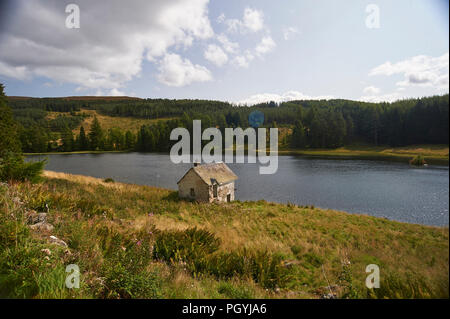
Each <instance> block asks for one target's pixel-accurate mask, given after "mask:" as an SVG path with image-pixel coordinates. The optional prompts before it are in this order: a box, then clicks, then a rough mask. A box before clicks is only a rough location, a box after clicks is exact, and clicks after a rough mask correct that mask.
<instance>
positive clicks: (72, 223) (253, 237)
mask: <svg viewBox="0 0 450 319" xmlns="http://www.w3.org/2000/svg"><path fill="white" fill-rule="evenodd" d="M44 175H45V177H44V180H43V182H42V183H40V184H35V185H32V184H28V183H13V184H2V185H1V186H0V247H1V251H0V255H1V256H0V283H1V284H0V297H18V298H320V297H322V296H323V295H326V294H330V293H331V294H334V295H336V297H338V298H430V297H439V298H448V296H449V287H448V282H449V278H448V274H449V237H448V235H449V231H448V227H430V226H422V225H414V224H407V223H400V222H395V221H390V220H387V219H381V218H375V217H370V216H365V215H354V214H348V213H345V212H338V211H333V210H326V209H319V208H315V207H302V206H297V205H293V204H289V205H284V204H275V203H269V202H265V201H258V202H239V201H236V202H232V203H227V204H220V205H219V204H198V203H193V202H186V201H180V200H178V198H177V193H176V192H174V191H170V190H166V189H161V188H155V187H149V186H138V185H132V184H122V183H115V182H110V183H106V182H104V181H102V180H100V179H96V178H92V177H85V176H77V175H69V174H64V173H55V172H48V171H47V172H45V174H44ZM33 211H36V212H45V213H47V222H48V223H49V224H51V225H52V226H54V228H53V229H51V230H45V229H41V230H33V229H30V226H29V225H27V217H26V216H28V215H30V214H33V213H34V212H33ZM30 212H31V213H30ZM193 227H196V229H193ZM51 235H52V236H56V237H57V238H59V239H61V240H63V241H64V242H66V243H67V245H68V247H67V248H66V247H63V246H60V245H56V244H54V243H51V242H49V238H50V237H49V236H51ZM68 264H77V265H78V266H79V267H80V272H81V284H80V288H79V289H72V290H71V289H67V288H65V286H64V281H65V278H66V275H67V274H66V273H65V267H66V265H68ZM369 264H377V265H378V266H379V267H380V279H381V283H380V288H379V289H375V290H369V289H367V288H366V287H365V284H364V283H365V278H366V276H367V274H366V272H365V269H366V266H367V265H369Z"/></svg>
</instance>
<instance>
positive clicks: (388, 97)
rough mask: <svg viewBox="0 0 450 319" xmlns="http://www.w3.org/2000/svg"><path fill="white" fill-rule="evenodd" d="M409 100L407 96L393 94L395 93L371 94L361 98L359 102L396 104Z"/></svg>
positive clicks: (397, 93)
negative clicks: (399, 101)
mask: <svg viewBox="0 0 450 319" xmlns="http://www.w3.org/2000/svg"><path fill="white" fill-rule="evenodd" d="M407 98H408V97H407V96H405V95H402V94H400V93H399V92H393V93H388V94H381V95H376V94H369V95H365V96H361V97H360V98H359V101H364V102H373V103H377V102H395V101H398V100H402V99H407Z"/></svg>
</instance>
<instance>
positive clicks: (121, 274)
mask: <svg viewBox="0 0 450 319" xmlns="http://www.w3.org/2000/svg"><path fill="white" fill-rule="evenodd" d="M126 261H127V258H125V259H124V260H114V261H113V262H110V263H109V264H108V265H107V266H106V267H105V270H104V272H103V277H104V279H105V281H104V288H103V289H102V290H101V291H100V297H103V298H153V299H155V298H161V297H162V289H161V286H162V285H161V280H160V279H159V276H158V273H157V272H156V271H147V270H142V271H139V272H135V271H130V270H129V269H128V265H127V263H126Z"/></svg>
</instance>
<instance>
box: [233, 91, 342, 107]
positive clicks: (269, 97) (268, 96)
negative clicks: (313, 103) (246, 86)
mask: <svg viewBox="0 0 450 319" xmlns="http://www.w3.org/2000/svg"><path fill="white" fill-rule="evenodd" d="M332 98H333V96H330V95H324V96H309V95H305V94H303V93H301V92H298V91H288V92H285V93H283V94H274V93H261V94H255V95H252V96H250V97H248V98H246V99H242V100H240V101H237V102H236V104H239V105H248V106H251V105H254V104H258V103H264V102H270V101H274V102H276V103H280V102H286V101H294V100H329V99H332Z"/></svg>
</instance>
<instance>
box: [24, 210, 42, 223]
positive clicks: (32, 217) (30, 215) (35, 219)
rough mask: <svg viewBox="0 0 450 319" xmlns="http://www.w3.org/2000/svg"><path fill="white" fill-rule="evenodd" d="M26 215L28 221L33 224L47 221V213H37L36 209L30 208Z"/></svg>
mask: <svg viewBox="0 0 450 319" xmlns="http://www.w3.org/2000/svg"><path fill="white" fill-rule="evenodd" d="M25 216H26V217H27V223H28V224H31V225H34V224H37V223H42V222H47V213H37V212H36V211H35V210H30V211H29V212H27V213H26V214H25Z"/></svg>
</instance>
